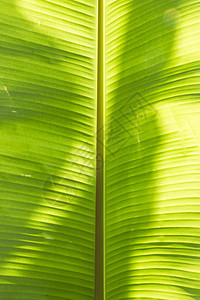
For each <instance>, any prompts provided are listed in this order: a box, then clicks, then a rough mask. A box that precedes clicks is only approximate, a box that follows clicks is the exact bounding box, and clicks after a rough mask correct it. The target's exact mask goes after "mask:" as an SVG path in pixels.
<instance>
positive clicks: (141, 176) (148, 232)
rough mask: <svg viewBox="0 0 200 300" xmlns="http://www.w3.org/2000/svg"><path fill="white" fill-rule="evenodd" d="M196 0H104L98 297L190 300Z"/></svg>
mask: <svg viewBox="0 0 200 300" xmlns="http://www.w3.org/2000/svg"><path fill="white" fill-rule="evenodd" d="M198 6H199V1H156V0H148V1H138V2H136V1H124V0H123V1H107V2H106V16H107V17H106V81H105V82H106V109H105V114H106V116H105V120H106V128H107V130H106V175H105V176H106V178H105V181H106V186H105V193H106V196H105V206H106V215H105V218H106V220H105V222H106V253H105V256H106V266H105V267H106V278H105V282H106V299H148V300H149V299H170V300H171V299H176V300H178V299H180V300H183V299H184V300H186V299H187V300H189V299H199V297H200V289H199V287H200V259H199V257H200V251H199V242H200V240H199V234H200V231H199V226H200V222H199V220H200V202H199V196H200V188H199V187H200V186H199V180H200V160H199V153H200V152H199V141H200V140H199V137H200V134H199V125H200V102H199V95H198V93H199V58H200V54H199V53H200V52H199V50H200V47H199V46H200V45H199V38H200V34H199V33H200V27H199V13H198V12H197V7H198Z"/></svg>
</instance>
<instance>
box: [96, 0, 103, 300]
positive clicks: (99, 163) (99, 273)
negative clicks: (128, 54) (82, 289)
mask: <svg viewBox="0 0 200 300" xmlns="http://www.w3.org/2000/svg"><path fill="white" fill-rule="evenodd" d="M97 30H98V38H97V43H98V46H97V135H96V136H97V140H96V142H97V146H96V147H97V148H96V153H97V158H96V240H95V300H103V299H104V0H98V29H97Z"/></svg>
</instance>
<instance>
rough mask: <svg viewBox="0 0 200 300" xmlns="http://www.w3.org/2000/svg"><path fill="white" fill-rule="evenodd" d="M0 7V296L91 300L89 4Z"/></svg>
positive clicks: (92, 53)
mask: <svg viewBox="0 0 200 300" xmlns="http://www.w3.org/2000/svg"><path fill="white" fill-rule="evenodd" d="M0 2H1V21H0V22H1V26H0V66H1V67H0V69H1V71H0V105H1V107H0V134H1V140H0V161H1V164H0V214H1V217H0V237H1V241H0V257H1V261H0V298H1V299H2V300H7V299H26V300H27V299H39V300H43V299H56V300H57V299H58V300H59V299H76V300H77V299H93V297H94V257H95V251H94V250H95V249H94V245H95V131H96V130H95V127H96V125H95V123H96V121H95V117H96V100H95V99H96V70H95V69H96V67H95V65H96V5H95V3H94V2H93V1H82V2H77V1H73V0H72V1H44V0H41V1H39V0H28V1H27V0H26V1H14V0H11V1H3V0H1V1H0Z"/></svg>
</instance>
